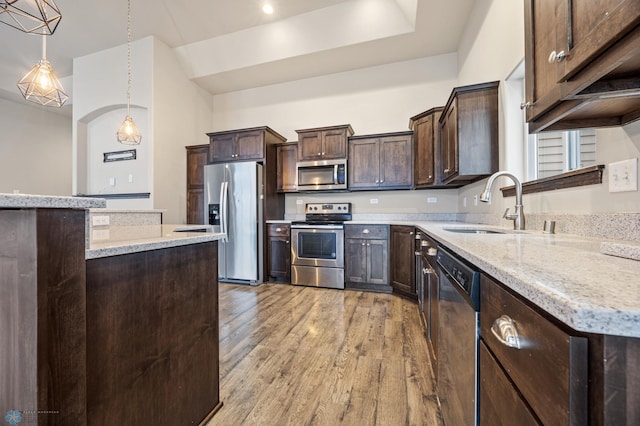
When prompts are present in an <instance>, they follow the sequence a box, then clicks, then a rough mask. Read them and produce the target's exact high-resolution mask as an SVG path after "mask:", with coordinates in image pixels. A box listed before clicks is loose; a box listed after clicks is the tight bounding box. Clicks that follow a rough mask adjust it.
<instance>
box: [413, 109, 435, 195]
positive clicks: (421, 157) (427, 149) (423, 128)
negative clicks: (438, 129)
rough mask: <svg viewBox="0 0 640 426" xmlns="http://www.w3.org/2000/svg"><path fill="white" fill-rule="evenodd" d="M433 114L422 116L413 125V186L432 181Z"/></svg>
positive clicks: (431, 182) (428, 183) (427, 183)
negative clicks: (414, 125)
mask: <svg viewBox="0 0 640 426" xmlns="http://www.w3.org/2000/svg"><path fill="white" fill-rule="evenodd" d="M433 123H434V116H433V115H429V116H427V117H425V118H423V119H422V120H421V121H420V122H419V123H417V124H416V127H415V138H414V141H413V143H414V144H415V153H416V155H415V158H414V161H415V186H416V187H421V186H425V185H430V184H433V183H434V175H435V173H434V164H435V161H434V158H435V157H434V149H433V148H434V137H433V136H434V132H433Z"/></svg>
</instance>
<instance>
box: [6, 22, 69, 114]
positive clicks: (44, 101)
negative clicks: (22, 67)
mask: <svg viewBox="0 0 640 426" xmlns="http://www.w3.org/2000/svg"><path fill="white" fill-rule="evenodd" d="M18 89H20V93H22V96H24V98H25V99H26V100H28V101H31V102H35V103H37V104H40V105H44V106H54V107H58V108H59V107H61V106H62V105H64V103H65V102H66V101H67V99H69V96H67V94H66V93H65V92H64V88H63V87H62V84H61V83H60V81H59V80H58V77H56V74H55V73H54V72H53V68H52V67H51V64H50V63H49V61H47V36H46V35H44V34H43V35H42V59H41V60H40V61H38V63H37V64H36V65H35V66H34V67H33V68H31V71H29V72H28V73H27V75H25V76H24V77H22V79H21V80H20V81H19V82H18Z"/></svg>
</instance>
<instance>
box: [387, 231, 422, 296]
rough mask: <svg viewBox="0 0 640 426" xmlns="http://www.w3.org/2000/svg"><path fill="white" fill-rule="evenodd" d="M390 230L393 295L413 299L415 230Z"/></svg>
mask: <svg viewBox="0 0 640 426" xmlns="http://www.w3.org/2000/svg"><path fill="white" fill-rule="evenodd" d="M390 230H391V235H390V252H391V253H390V255H391V286H392V287H393V291H394V292H395V293H398V294H401V295H403V296H407V297H409V298H411V299H415V298H416V280H415V248H414V244H415V228H414V227H413V226H405V225H391V227H390Z"/></svg>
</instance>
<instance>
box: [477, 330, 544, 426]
mask: <svg viewBox="0 0 640 426" xmlns="http://www.w3.org/2000/svg"><path fill="white" fill-rule="evenodd" d="M479 399H480V416H479V417H480V425H486V426H511V425H521V426H535V425H540V424H541V423H540V422H538V420H536V418H535V416H534V415H533V414H532V413H531V411H530V410H529V408H528V407H527V404H526V402H524V401H523V399H522V397H521V396H520V393H519V392H518V390H517V389H516V388H515V386H514V385H513V384H512V383H511V381H510V380H509V379H508V378H507V376H506V375H505V374H504V372H503V371H502V369H501V368H500V366H499V364H498V361H497V360H496V359H495V358H494V357H493V356H492V355H491V352H489V350H488V349H487V347H486V346H485V345H484V343H483V342H480V398H479Z"/></svg>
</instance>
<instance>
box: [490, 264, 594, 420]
mask: <svg viewBox="0 0 640 426" xmlns="http://www.w3.org/2000/svg"><path fill="white" fill-rule="evenodd" d="M574 333H575V332H574ZM480 336H481V339H482V342H481V346H480V347H481V360H480V381H481V383H480V424H483V425H496V424H504V425H509V424H538V422H539V423H540V424H545V425H584V424H587V423H588V417H589V409H588V408H589V404H588V402H587V401H588V393H587V390H588V385H587V383H588V362H587V361H588V359H589V357H588V352H587V349H588V344H587V338H585V337H580V336H576V335H573V333H571V332H569V331H567V330H565V327H561V326H559V325H556V324H555V323H553V322H551V321H550V320H549V319H547V318H546V317H545V316H543V315H542V314H541V313H540V312H538V311H537V310H535V309H534V308H532V307H531V306H530V305H528V304H527V303H526V302H524V301H523V300H522V299H520V298H519V297H518V296H515V295H513V294H512V293H511V292H509V291H507V290H506V289H505V288H503V287H502V286H501V285H500V284H499V283H497V282H496V281H494V280H492V279H491V278H489V277H487V276H486V275H482V278H481V289H480ZM500 373H502V374H500ZM520 396H521V398H522V400H520ZM507 401H510V403H507ZM496 419H501V422H497V420H496ZM509 419H517V420H514V421H510V420H509Z"/></svg>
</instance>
